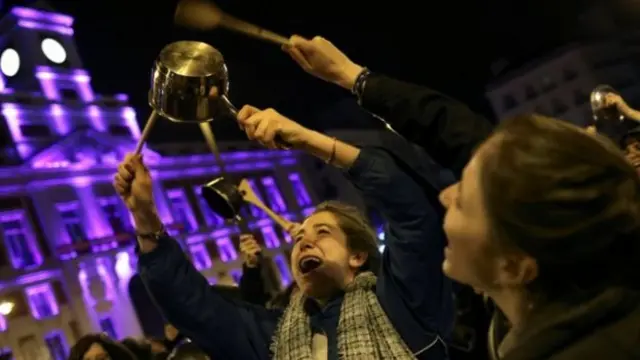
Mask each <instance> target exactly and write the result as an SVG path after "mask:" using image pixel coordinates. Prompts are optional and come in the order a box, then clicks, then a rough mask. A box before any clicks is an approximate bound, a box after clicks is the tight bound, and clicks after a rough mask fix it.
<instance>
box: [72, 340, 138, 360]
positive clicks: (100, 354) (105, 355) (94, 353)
mask: <svg viewBox="0 0 640 360" xmlns="http://www.w3.org/2000/svg"><path fill="white" fill-rule="evenodd" d="M106 359H112V360H116V359H117V360H140V359H139V358H138V357H136V356H135V355H134V354H133V353H132V352H131V351H130V350H129V349H128V348H127V347H126V346H124V345H122V344H119V343H117V342H116V341H114V340H112V339H111V338H109V337H108V336H107V335H105V334H89V335H85V336H83V337H81V338H80V340H78V341H77V342H76V344H75V345H74V346H73V347H72V348H71V351H70V353H69V360H106Z"/></svg>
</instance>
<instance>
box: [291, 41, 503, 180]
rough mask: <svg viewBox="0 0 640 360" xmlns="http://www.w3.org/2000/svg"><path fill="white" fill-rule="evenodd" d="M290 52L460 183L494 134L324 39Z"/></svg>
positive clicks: (443, 99)
mask: <svg viewBox="0 0 640 360" xmlns="http://www.w3.org/2000/svg"><path fill="white" fill-rule="evenodd" d="M291 44H292V46H289V47H286V48H285V51H287V52H288V53H289V54H290V55H291V57H292V58H293V59H294V60H295V61H296V62H297V63H298V64H299V65H300V66H301V67H302V68H303V69H304V70H305V71H307V72H308V73H310V74H312V75H314V76H316V77H318V78H321V79H323V80H326V81H328V82H331V83H334V84H336V85H339V86H341V87H343V88H345V89H347V90H349V91H351V92H353V93H354V94H355V95H356V96H357V97H358V100H359V102H360V104H361V105H362V106H363V107H364V108H365V109H366V110H368V111H370V112H371V113H373V114H375V115H377V116H378V117H380V118H382V119H384V121H385V122H387V123H388V124H389V125H391V126H392V127H393V129H394V130H395V131H397V132H398V133H399V134H401V135H402V136H404V137H405V138H406V139H407V140H409V141H411V142H413V143H415V144H418V145H419V146H421V147H423V148H424V149H425V150H426V151H427V152H428V153H429V155H430V156H431V157H432V158H433V159H434V160H436V161H437V162H438V163H439V164H440V165H442V166H444V167H446V168H449V169H451V170H452V171H453V172H454V174H455V175H456V177H458V178H459V177H460V174H461V172H462V169H463V168H464V166H465V165H466V163H467V162H468V161H469V159H470V157H471V152H472V151H473V149H474V148H475V147H476V146H477V145H479V144H480V143H481V142H482V141H483V140H484V139H486V138H487V136H488V135H489V133H490V132H491V130H492V126H491V124H490V123H489V122H488V121H487V120H486V119H485V118H484V117H482V116H481V115H479V114H477V113H475V112H473V111H471V109H469V108H468V107H467V106H466V105H465V104H463V103H461V102H459V101H456V100H454V99H452V98H450V97H447V96H445V95H443V94H441V93H439V92H437V91H434V90H431V89H429V88H426V87H423V86H418V85H413V84H409V83H405V82H402V81H398V80H394V79H392V78H389V77H386V76H384V75H380V74H374V73H371V72H369V71H368V70H366V69H365V68H364V67H362V66H360V65H358V64H356V63H354V62H353V61H351V60H350V59H349V58H348V57H347V56H346V55H345V54H344V53H342V52H341V51H340V50H339V49H338V48H336V47H335V46H334V45H333V44H332V43H331V42H329V41H328V40H326V39H323V38H321V37H315V38H313V40H307V39H304V38H301V37H299V36H294V37H292V38H291Z"/></svg>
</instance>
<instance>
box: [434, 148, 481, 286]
mask: <svg viewBox="0 0 640 360" xmlns="http://www.w3.org/2000/svg"><path fill="white" fill-rule="evenodd" d="M479 154H480V152H477V153H476V155H474V157H473V158H472V159H471V161H470V162H469V164H468V165H467V167H466V168H465V169H464V172H463V174H462V177H461V179H460V181H459V182H458V183H456V184H453V185H451V186H449V187H448V188H446V189H445V190H443V191H442V192H441V193H440V202H441V203H442V205H443V206H444V207H445V209H446V210H447V212H446V216H445V219H444V231H445V234H446V235H447V240H448V243H447V247H446V248H445V250H444V252H445V254H444V255H445V257H444V262H443V264H442V270H443V272H444V273H445V274H446V275H447V276H448V277H450V278H452V279H454V280H456V281H459V282H462V283H464V284H468V285H471V286H473V287H474V288H476V289H480V290H486V288H487V284H488V283H491V282H492V269H491V257H490V256H488V255H489V251H488V248H489V235H488V234H489V229H488V221H487V219H486V218H485V212H484V204H483V200H482V196H481V187H480V173H479V171H480V169H479V167H480V165H481V161H482V157H481V156H478V155H479Z"/></svg>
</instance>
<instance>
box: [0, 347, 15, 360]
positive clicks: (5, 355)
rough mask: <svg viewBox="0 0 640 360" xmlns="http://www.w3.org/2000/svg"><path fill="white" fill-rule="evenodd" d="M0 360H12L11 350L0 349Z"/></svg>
mask: <svg viewBox="0 0 640 360" xmlns="http://www.w3.org/2000/svg"><path fill="white" fill-rule="evenodd" d="M0 359H4V360H13V352H12V351H11V348H8V347H3V348H0Z"/></svg>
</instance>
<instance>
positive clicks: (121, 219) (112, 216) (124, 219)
mask: <svg viewBox="0 0 640 360" xmlns="http://www.w3.org/2000/svg"><path fill="white" fill-rule="evenodd" d="M98 203H99V204H100V208H102V211H103V212H104V214H105V215H106V216H107V221H109V225H111V229H112V230H113V233H114V234H116V235H117V234H124V233H127V232H129V231H130V230H131V223H130V222H129V215H128V214H127V212H126V210H125V209H124V208H123V206H122V201H120V199H118V198H117V197H116V196H110V197H105V198H100V199H99V200H98Z"/></svg>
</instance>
